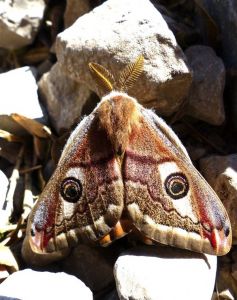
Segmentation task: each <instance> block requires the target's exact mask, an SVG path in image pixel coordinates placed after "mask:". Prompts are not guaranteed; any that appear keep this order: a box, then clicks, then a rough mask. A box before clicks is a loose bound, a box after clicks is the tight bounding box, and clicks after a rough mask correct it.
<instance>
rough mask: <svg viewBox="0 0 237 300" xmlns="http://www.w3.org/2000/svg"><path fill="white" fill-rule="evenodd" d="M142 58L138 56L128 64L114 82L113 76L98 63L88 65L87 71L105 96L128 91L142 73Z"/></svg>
mask: <svg viewBox="0 0 237 300" xmlns="http://www.w3.org/2000/svg"><path fill="white" fill-rule="evenodd" d="M143 65H144V57H143V56H142V55H140V56H138V57H137V59H136V61H135V62H133V63H130V64H128V65H127V66H126V67H125V68H124V69H123V70H122V71H121V72H120V74H119V78H118V81H115V79H114V76H113V74H112V73H111V72H110V71H109V70H107V69H106V68H105V67H103V66H102V65H100V64H98V63H93V62H90V63H89V69H90V71H91V74H92V76H93V78H94V79H95V81H96V83H97V85H98V86H99V88H101V89H102V90H103V91H104V92H105V94H107V93H109V92H111V91H113V90H118V91H125V92H126V91H128V90H129V89H130V88H131V87H132V85H133V84H134V82H135V81H136V80H137V78H138V77H139V76H140V75H141V73H142V71H143Z"/></svg>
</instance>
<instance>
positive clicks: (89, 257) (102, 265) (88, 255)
mask: <svg viewBox="0 0 237 300" xmlns="http://www.w3.org/2000/svg"><path fill="white" fill-rule="evenodd" d="M117 252H118V249H116V245H111V246H110V247H108V248H102V247H92V246H87V245H83V244H81V245H78V246H77V247H76V248H74V249H73V251H72V253H71V254H70V255H69V256H68V257H66V258H65V259H64V260H63V262H62V266H63V270H64V271H65V272H67V273H69V274H72V275H75V276H76V277H78V278H80V279H81V280H82V281H83V282H84V283H85V284H86V285H87V286H88V287H89V288H90V289H91V290H92V291H93V292H99V291H101V290H103V289H105V288H106V287H108V286H109V285H111V284H112V283H113V282H114V276H113V266H114V263H115V260H116V258H117V255H116V254H117Z"/></svg>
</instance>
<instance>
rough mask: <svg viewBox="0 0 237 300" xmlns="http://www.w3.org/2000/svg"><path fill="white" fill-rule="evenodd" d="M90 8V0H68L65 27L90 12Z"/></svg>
mask: <svg viewBox="0 0 237 300" xmlns="http://www.w3.org/2000/svg"><path fill="white" fill-rule="evenodd" d="M90 10H91V4H90V0H67V5H66V10H65V13H64V26H65V28H68V27H69V26H71V25H72V24H73V23H74V22H75V21H76V20H77V19H78V18H79V17H81V16H82V15H84V14H86V13H88V12H89V11H90Z"/></svg>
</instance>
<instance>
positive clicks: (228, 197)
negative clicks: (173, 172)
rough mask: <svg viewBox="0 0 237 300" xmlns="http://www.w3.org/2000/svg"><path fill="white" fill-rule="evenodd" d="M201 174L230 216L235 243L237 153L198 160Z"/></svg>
mask: <svg viewBox="0 0 237 300" xmlns="http://www.w3.org/2000/svg"><path fill="white" fill-rule="evenodd" d="M200 170H201V173H202V174H203V176H204V177H205V178H206V179H207V181H208V182H209V183H210V185H211V186H212V188H213V189H214V190H215V191H216V193H217V194H218V196H219V197H220V199H221V201H222V202H223V204H224V206H225V208H226V210H227V212H228V215H229V217H230V222H231V227H232V234H233V243H234V244H236V243H237V219H236V215H237V154H231V155H227V156H219V155H213V156H209V157H206V158H202V159H201V160H200Z"/></svg>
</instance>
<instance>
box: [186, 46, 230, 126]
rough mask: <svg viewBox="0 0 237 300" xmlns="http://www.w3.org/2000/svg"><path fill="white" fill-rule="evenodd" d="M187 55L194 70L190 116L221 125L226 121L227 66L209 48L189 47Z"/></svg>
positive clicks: (189, 106)
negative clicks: (224, 98) (225, 88)
mask: <svg viewBox="0 0 237 300" xmlns="http://www.w3.org/2000/svg"><path fill="white" fill-rule="evenodd" d="M185 55H186V56H187V59H188V62H189V65H190V68H191V69H192V70H193V82H192V85H191V89H190V93H189V97H188V114H189V115H190V116H192V117H194V118H197V119H199V120H203V121H205V122H207V123H210V124H212V125H221V124H222V123H223V122H224V120H225V111H224V104H223V92H224V86H225V66H224V64H223V62H222V60H221V58H219V57H217V56H216V54H215V52H214V51H213V49H212V48H210V47H207V46H192V47H189V48H188V49H187V50H186V51H185Z"/></svg>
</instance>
